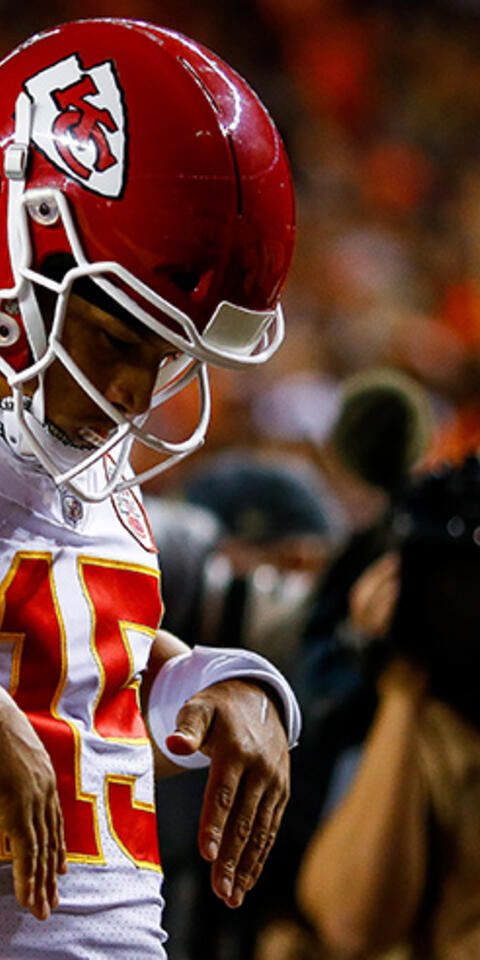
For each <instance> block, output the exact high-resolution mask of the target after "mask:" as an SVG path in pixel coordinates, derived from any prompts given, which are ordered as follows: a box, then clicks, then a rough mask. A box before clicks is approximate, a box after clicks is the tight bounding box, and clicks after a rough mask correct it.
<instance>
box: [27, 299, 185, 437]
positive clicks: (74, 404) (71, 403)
mask: <svg viewBox="0 0 480 960" xmlns="http://www.w3.org/2000/svg"><path fill="white" fill-rule="evenodd" d="M62 343H63V345H64V347H65V348H66V350H67V351H68V353H69V354H70V356H71V357H72V359H73V360H74V361H75V363H76V364H77V365H78V367H79V368H80V369H81V370H82V372H83V373H85V374H86V376H87V377H88V379H89V380H90V381H91V382H92V383H93V384H94V386H95V387H97V389H98V390H99V391H100V392H101V393H102V394H103V396H104V397H106V399H107V400H108V401H109V402H110V403H111V404H113V406H114V407H116V408H117V410H119V411H120V413H122V414H124V415H126V416H127V417H135V416H138V415H139V414H142V413H145V412H146V411H147V410H148V407H149V404H150V399H151V395H152V391H153V388H154V385H155V380H156V376H157V372H158V368H159V365H160V364H163V363H166V362H168V359H169V358H171V357H173V356H174V355H175V351H174V350H173V348H172V346H171V344H169V343H167V342H166V341H165V340H162V339H161V338H160V337H158V336H157V335H156V334H154V333H153V332H152V331H149V330H148V329H147V328H146V327H144V326H143V325H141V324H140V323H137V322H136V321H135V320H132V321H124V320H119V319H117V318H116V317H113V316H111V315H110V314H108V313H105V312H104V311H103V310H100V309H99V308H98V307H94V306H92V305H91V304H89V303H87V302H86V301H85V300H82V299H80V298H79V297H77V296H72V297H71V299H70V302H69V308H68V315H67V317H66V320H65V327H64V333H63V336H62ZM45 412H46V416H47V418H48V419H49V420H50V421H51V422H53V423H54V424H56V426H57V427H59V428H60V429H61V430H62V431H63V432H64V433H65V434H66V435H67V436H68V437H69V438H70V439H71V440H73V441H75V440H81V439H84V437H85V436H86V433H85V431H92V430H93V431H94V432H95V433H96V434H98V435H99V436H100V437H106V436H107V434H108V432H109V430H110V429H111V428H112V426H113V425H114V424H113V423H112V421H111V419H110V418H109V417H108V416H107V414H106V413H105V412H104V411H102V410H101V409H100V408H99V407H98V405H97V404H96V403H95V401H94V400H93V399H92V398H91V397H89V396H88V394H87V393H85V391H84V390H83V389H82V388H81V387H80V386H79V384H77V383H76V381H75V380H74V379H73V377H72V376H71V375H70V374H69V373H68V371H67V370H66V369H65V368H64V367H63V366H62V364H61V363H60V362H59V361H55V362H54V363H53V364H52V365H51V366H50V367H49V368H48V370H47V373H46V375H45Z"/></svg>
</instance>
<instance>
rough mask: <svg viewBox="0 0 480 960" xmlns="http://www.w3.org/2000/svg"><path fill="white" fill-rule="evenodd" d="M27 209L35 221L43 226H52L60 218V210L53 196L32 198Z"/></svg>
mask: <svg viewBox="0 0 480 960" xmlns="http://www.w3.org/2000/svg"><path fill="white" fill-rule="evenodd" d="M27 210H28V212H29V214H30V216H31V218H32V220H35V223H40V224H41V225H42V226H43V227H51V226H53V224H55V223H57V222H58V220H59V219H60V211H59V209H58V207H57V204H56V203H55V201H54V200H53V198H51V197H49V198H48V199H47V198H45V197H42V198H38V199H32V200H30V201H29V202H28V203H27Z"/></svg>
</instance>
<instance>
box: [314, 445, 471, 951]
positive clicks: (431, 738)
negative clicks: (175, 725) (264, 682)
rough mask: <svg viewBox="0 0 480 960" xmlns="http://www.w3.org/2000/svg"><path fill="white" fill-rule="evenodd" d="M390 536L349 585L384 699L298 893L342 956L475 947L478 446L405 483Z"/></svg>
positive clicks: (368, 663) (364, 651) (365, 653)
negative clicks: (453, 464)
mask: <svg viewBox="0 0 480 960" xmlns="http://www.w3.org/2000/svg"><path fill="white" fill-rule="evenodd" d="M390 546H391V550H390V551H389V553H387V554H385V555H384V556H383V557H381V558H380V559H379V560H377V561H376V562H375V563H374V564H373V565H372V566H371V567H370V568H369V569H367V570H366V571H365V573H364V574H363V575H362V577H360V578H359V580H358V581H357V583H356V584H355V587H354V589H353V591H352V593H351V597H350V610H351V616H352V619H353V620H354V622H355V623H356V626H357V629H358V638H359V642H358V650H359V656H360V657H361V659H362V662H363V665H364V667H366V668H367V669H369V670H370V671H371V675H372V678H373V679H374V680H375V683H376V690H377V694H378V705H377V708H376V711H375V715H374V720H373V723H372V726H371V729H370V730H369V733H368V737H367V739H366V742H365V745H364V748H363V750H362V751H361V756H360V758H359V764H358V768H357V771H356V773H355V774H354V775H353V777H352V778H351V783H350V784H348V787H347V789H346V790H345V791H344V795H343V796H342V797H341V798H340V800H339V796H338V794H339V793H341V792H342V789H341V788H340V789H337V796H336V797H335V801H336V802H335V805H334V809H333V812H332V813H331V814H330V815H328V813H327V816H326V817H325V819H324V822H323V823H322V824H321V825H320V827H319V828H318V830H317V831H316V832H315V833H314V836H313V839H312V841H311V843H310V844H309V847H308V850H307V854H306V856H305V858H304V862H303V864H302V868H301V871H300V880H299V894H298V895H299V902H300V904H301V906H302V908H303V909H304V910H305V912H306V914H307V915H308V917H309V918H310V920H311V922H312V923H313V924H314V926H315V927H316V929H317V932H318V934H319V937H320V939H321V940H322V942H323V943H325V945H326V947H328V948H329V951H330V952H329V953H328V956H329V957H332V958H333V957H338V958H340V957H341V958H342V960H350V958H351V960H354V958H360V957H361V958H362V960H367V958H370V957H372V958H373V957H376V958H378V957H379V955H380V951H384V950H388V951H389V953H388V957H390V956H395V957H397V955H398V957H402V958H406V960H407V958H408V960H474V958H477V957H478V956H480V848H479V844H478V834H479V826H480V813H479V810H480V707H479V700H478V680H477V678H478V672H479V668H480V647H479V643H478V638H479V634H480V590H479V587H478V585H479V582H480V463H479V461H478V459H476V458H471V459H469V460H467V461H466V462H465V464H464V465H463V466H462V467H461V468H457V469H452V468H448V467H447V468H445V469H444V470H443V471H438V473H437V474H436V475H434V476H427V477H423V478H419V479H417V481H416V482H414V483H412V485H408V486H407V487H406V489H405V490H404V494H403V503H402V504H401V505H399V507H398V509H397V511H396V512H395V513H394V516H393V518H392V525H391V544H390ZM395 548H396V549H395ZM379 611H380V614H379ZM362 636H363V642H360V637H362ZM372 647H376V650H377V656H376V657H375V658H373V659H372V657H371V656H369V654H371V651H372ZM380 651H381V652H382V659H381V660H380V659H379V652H380ZM338 786H339V785H338V784H337V787H338ZM394 948H395V949H398V951H399V952H398V954H397V953H395V954H391V953H390V950H392V949H394Z"/></svg>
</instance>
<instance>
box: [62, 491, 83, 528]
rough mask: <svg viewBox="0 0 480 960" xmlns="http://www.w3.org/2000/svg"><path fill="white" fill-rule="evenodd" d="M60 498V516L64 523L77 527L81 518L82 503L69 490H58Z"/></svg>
mask: <svg viewBox="0 0 480 960" xmlns="http://www.w3.org/2000/svg"><path fill="white" fill-rule="evenodd" d="M60 500H61V504H62V516H63V519H64V520H65V523H68V525H69V526H70V527H78V524H79V523H81V521H82V520H83V514H84V508H83V503H82V501H81V500H79V499H78V497H76V496H75V494H74V493H71V491H70V490H65V489H63V490H60Z"/></svg>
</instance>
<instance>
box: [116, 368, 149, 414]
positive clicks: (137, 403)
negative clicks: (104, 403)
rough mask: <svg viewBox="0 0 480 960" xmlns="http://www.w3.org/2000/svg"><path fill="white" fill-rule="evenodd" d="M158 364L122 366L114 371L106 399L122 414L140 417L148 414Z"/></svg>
mask: <svg viewBox="0 0 480 960" xmlns="http://www.w3.org/2000/svg"><path fill="white" fill-rule="evenodd" d="M157 370H158V364H149V365H144V366H141V367H137V366H135V367H133V366H125V365H122V366H121V367H119V368H116V369H115V370H113V371H112V375H111V377H110V380H109V382H108V386H107V389H106V391H105V396H106V399H107V400H108V401H109V402H110V403H111V404H112V405H113V406H114V407H116V409H117V410H119V411H120V413H123V414H124V415H126V416H131V417H138V416H140V415H141V414H142V413H146V412H147V410H148V408H149V406H150V401H151V398H152V393H153V388H154V386H155V379H156V376H157Z"/></svg>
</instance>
